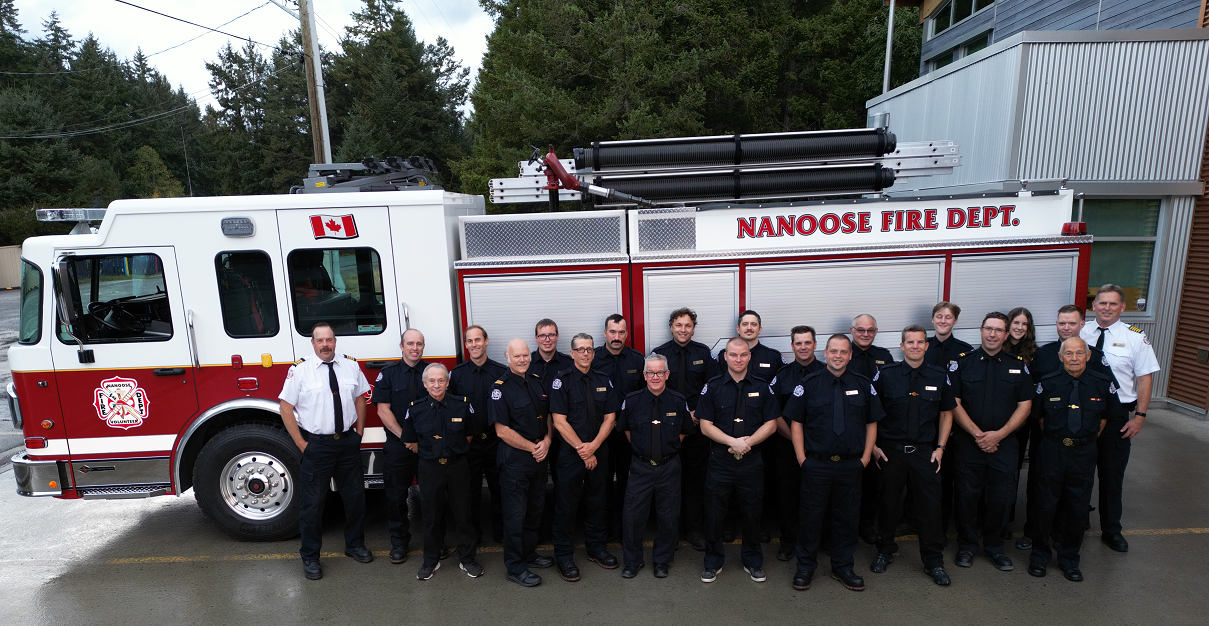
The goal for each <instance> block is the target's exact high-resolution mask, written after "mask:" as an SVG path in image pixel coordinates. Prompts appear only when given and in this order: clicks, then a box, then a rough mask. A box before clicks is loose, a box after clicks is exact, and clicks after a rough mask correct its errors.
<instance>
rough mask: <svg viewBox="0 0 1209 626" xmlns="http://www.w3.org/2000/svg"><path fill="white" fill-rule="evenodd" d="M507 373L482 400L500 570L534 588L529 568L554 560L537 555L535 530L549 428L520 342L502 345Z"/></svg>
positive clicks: (543, 488)
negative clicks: (489, 435) (495, 471)
mask: <svg viewBox="0 0 1209 626" xmlns="http://www.w3.org/2000/svg"><path fill="white" fill-rule="evenodd" d="M505 355H506V360H507V365H508V373H507V374H505V375H504V377H503V378H502V379H501V380H497V381H495V384H494V385H493V386H492V388H491V400H490V401H488V402H487V416H488V419H487V421H488V423H489V424H491V425H492V426H494V427H495V433H496V435H498V436H499V438H500V441H501V442H502V443H501V444H500V446H499V465H500V495H501V496H502V497H503V500H504V566H505V567H507V569H508V576H507V578H508V580H509V581H511V582H514V583H516V584H518V585H521V586H522V587H536V586H537V585H540V584H541V582H542V579H541V576H538V575H537V574H534V573H533V572H532V571H530V568H531V567H536V568H539V569H540V568H546V567H550V566H551V565H553V564H554V559H552V558H550V557H548V556H543V555H540V554H538V553H537V538H538V530H539V527H540V525H541V519H542V507H543V505H544V504H545V492H546V477H547V472H546V466H547V463H546V456H547V454H548V453H549V451H550V428H549V423H548V422H547V417H548V415H547V413H548V410H549V409H548V404H547V399H546V395H545V389H544V387H543V385H542V383H541V381H540V380H538V378H537V376H534V375H532V374H529V373H528V372H529V346H528V345H527V344H526V343H525V340H524V339H513V340H512V341H510V342H508V349H507V351H506V353H505Z"/></svg>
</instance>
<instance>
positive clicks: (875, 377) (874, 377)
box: [873, 370, 882, 382]
mask: <svg viewBox="0 0 1209 626" xmlns="http://www.w3.org/2000/svg"><path fill="white" fill-rule="evenodd" d="M881 377H882V371H881V370H877V371H875V372H873V380H874V382H876V381H877V379H879V378H881Z"/></svg>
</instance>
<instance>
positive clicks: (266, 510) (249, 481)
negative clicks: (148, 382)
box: [193, 424, 302, 541]
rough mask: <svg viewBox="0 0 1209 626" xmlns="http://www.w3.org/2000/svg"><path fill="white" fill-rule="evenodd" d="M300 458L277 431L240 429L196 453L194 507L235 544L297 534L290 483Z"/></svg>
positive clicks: (263, 426) (263, 427) (254, 427)
mask: <svg viewBox="0 0 1209 626" xmlns="http://www.w3.org/2000/svg"><path fill="white" fill-rule="evenodd" d="M301 461H302V453H301V452H299V450H298V447H297V446H295V445H294V442H293V441H292V440H291V439H290V436H289V435H288V434H287V433H286V432H285V430H283V429H281V428H276V427H273V426H270V425H268V424H242V425H239V426H234V427H232V428H228V429H227V430H224V431H222V432H220V433H218V435H216V436H215V437H214V438H213V439H211V440H210V441H208V442H206V445H205V446H204V447H202V450H201V454H199V455H198V457H197V463H196V464H195V465H194V469H193V493H194V496H195V497H196V498H197V504H198V506H200V507H201V509H202V512H204V513H205V514H206V516H207V517H209V518H210V519H211V520H213V521H214V523H215V524H218V526H219V528H221V529H222V530H223V532H225V533H227V534H228V535H230V536H232V537H234V538H235V539H239V540H241V541H280V540H283V539H289V538H290V537H293V536H294V535H296V534H298V503H299V498H298V497H297V493H296V492H297V489H296V488H295V484H294V483H295V480H296V479H297V477H298V476H299V464H300V463H301Z"/></svg>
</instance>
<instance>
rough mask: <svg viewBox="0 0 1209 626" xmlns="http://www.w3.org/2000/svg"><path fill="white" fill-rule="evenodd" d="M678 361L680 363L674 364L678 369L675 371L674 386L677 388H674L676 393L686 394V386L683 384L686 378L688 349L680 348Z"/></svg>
mask: <svg viewBox="0 0 1209 626" xmlns="http://www.w3.org/2000/svg"><path fill="white" fill-rule="evenodd" d="M679 361H680V362H679V363H677V364H676V367H677V368H678V369H677V370H676V384H677V385H678V387H676V391H679V392H680V393H683V394H687V393H688V384H687V383H685V377H686V376H688V348H685V347H681V348H680V359H679Z"/></svg>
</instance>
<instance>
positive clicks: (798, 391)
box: [793, 385, 806, 398]
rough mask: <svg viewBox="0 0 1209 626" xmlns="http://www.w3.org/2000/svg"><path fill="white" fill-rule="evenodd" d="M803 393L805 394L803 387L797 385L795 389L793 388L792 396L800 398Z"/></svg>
mask: <svg viewBox="0 0 1209 626" xmlns="http://www.w3.org/2000/svg"><path fill="white" fill-rule="evenodd" d="M804 393H806V389H805V388H804V387H802V386H801V385H798V386H797V387H794V388H793V395H795V396H797V397H799V398H801V397H802V394H804Z"/></svg>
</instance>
